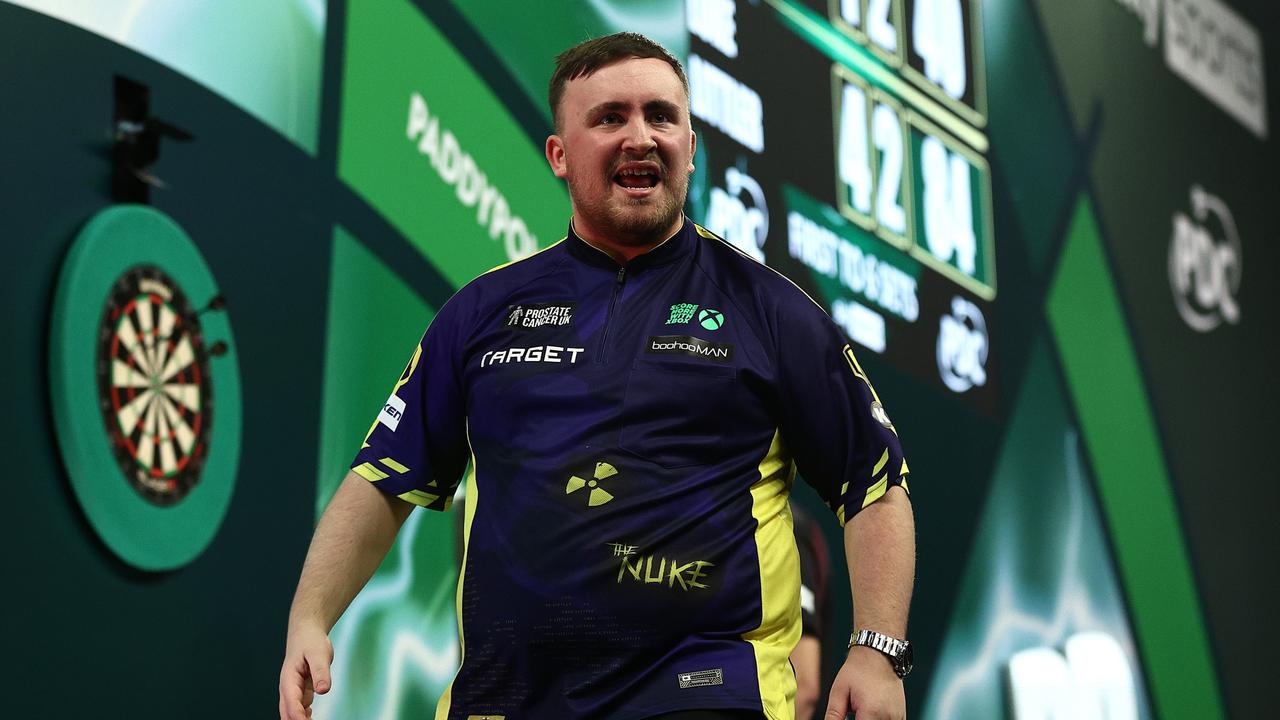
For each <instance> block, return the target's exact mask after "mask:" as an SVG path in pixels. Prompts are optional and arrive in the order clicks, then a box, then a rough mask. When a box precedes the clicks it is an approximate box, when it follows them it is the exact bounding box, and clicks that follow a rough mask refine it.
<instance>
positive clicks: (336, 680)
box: [313, 489, 464, 720]
mask: <svg viewBox="0 0 1280 720" xmlns="http://www.w3.org/2000/svg"><path fill="white" fill-rule="evenodd" d="M463 495H464V492H463V490H462V489H459V491H458V495H457V497H458V499H461V498H462V497H463ZM427 514H428V513H423V512H416V511H415V512H413V513H410V515H409V519H408V520H406V521H405V524H404V527H403V528H402V529H401V530H400V537H399V539H398V540H397V545H396V558H397V560H398V564H397V566H396V570H395V571H394V572H392V573H386V572H383V571H379V572H378V573H377V574H376V575H375V576H374V578H373V579H372V580H370V581H369V584H368V585H366V586H365V589H364V590H363V591H362V592H361V593H360V594H359V595H357V596H356V598H355V600H354V601H352V603H351V606H350V607H349V608H347V611H346V613H344V614H343V617H342V620H341V621H339V623H338V625H337V627H336V628H335V633H334V634H333V636H332V639H333V649H334V663H333V666H332V667H331V668H330V671H331V673H332V677H333V689H332V690H330V691H329V693H328V694H327V695H322V696H317V697H316V700H315V704H314V706H313V711H314V715H313V717H314V719H315V720H331V719H336V718H339V717H349V716H352V713H353V712H355V713H356V716H359V717H376V718H378V720H396V718H399V717H400V715H401V712H400V711H401V707H402V705H403V704H405V701H406V699H407V697H408V692H409V691H410V688H412V687H415V686H416V687H418V688H419V689H420V690H421V692H422V696H420V697H423V698H428V697H429V698H435V697H439V695H440V693H442V692H443V690H444V688H445V686H446V685H448V683H449V681H450V680H452V679H453V675H454V673H455V672H457V669H458V662H459V651H458V641H457V628H456V625H455V623H456V620H454V617H453V616H454V608H453V594H454V584H453V581H454V580H456V577H441V578H440V579H439V582H437V583H436V586H435V589H434V591H433V592H432V593H431V596H430V597H429V598H425V604H422V603H421V601H420V600H419V596H418V595H415V593H412V592H410V590H411V588H412V587H413V582H414V559H415V555H418V556H419V557H421V556H428V555H427V551H430V553H431V554H430V555H429V556H436V557H438V556H439V550H440V548H438V547H435V548H416V547H415V546H416V540H417V537H418V531H419V529H420V526H421V524H422V523H423V522H424V520H423V519H422V518H423V516H424V515H427ZM430 514H431V515H435V513H430ZM433 521H434V522H440V520H439V517H438V516H436V517H435V518H433ZM425 522H431V521H425ZM370 638H372V639H374V642H375V647H376V648H377V649H376V650H375V651H373V652H370V651H369V650H368V644H369V643H368V640H369V639H370ZM362 640H363V641H364V645H365V650H364V652H363V653H362V652H361V651H360V644H361V641H362ZM379 679H380V680H381V689H380V691H379V690H378V688H377V683H378V681H379ZM375 705H376V706H378V708H379V709H378V712H377V713H376V714H369V713H367V709H369V708H372V707H374V706H375Z"/></svg>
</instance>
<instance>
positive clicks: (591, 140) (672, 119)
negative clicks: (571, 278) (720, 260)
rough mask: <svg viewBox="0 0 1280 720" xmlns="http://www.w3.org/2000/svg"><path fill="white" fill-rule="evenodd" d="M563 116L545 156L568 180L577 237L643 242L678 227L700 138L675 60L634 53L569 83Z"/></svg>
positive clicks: (559, 174)
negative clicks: (672, 65) (695, 128)
mask: <svg viewBox="0 0 1280 720" xmlns="http://www.w3.org/2000/svg"><path fill="white" fill-rule="evenodd" d="M560 121H561V127H560V128H559V130H560V133H559V134H558V135H552V136H551V137H549V138H547V148H546V151H547V161H548V162H549V163H550V164H551V169H552V171H553V172H554V173H555V175H556V177H559V178H564V179H565V180H566V181H567V182H568V184H569V196H570V197H571V198H572V200H573V214H574V227H575V229H576V230H577V232H578V234H579V235H581V236H583V237H585V238H588V239H591V240H597V241H604V242H609V241H612V242H617V243H620V244H624V245H643V244H647V243H651V242H655V241H661V240H664V239H666V238H667V237H668V236H670V235H671V234H672V233H674V232H675V231H676V229H677V228H678V226H679V223H680V209H681V208H682V207H683V206H684V199H685V195H686V194H687V193H688V190H689V173H691V172H692V171H693V164H692V160H693V151H694V144H695V142H696V138H695V137H694V134H693V130H692V128H690V127H689V104H688V98H686V97H685V92H684V86H683V85H681V83H680V79H679V78H678V77H677V76H676V73H675V71H674V70H673V69H672V68H671V66H670V65H668V64H667V63H665V62H663V61H662V60H658V59H656V58H631V59H628V60H622V61H620V62H616V63H614V64H612V65H607V66H605V67H602V68H600V69H599V70H597V71H596V72H595V73H593V74H591V75H589V76H587V77H580V78H577V79H575V80H570V81H569V82H568V83H566V84H565V88H564V95H563V96H562V98H561V100H560Z"/></svg>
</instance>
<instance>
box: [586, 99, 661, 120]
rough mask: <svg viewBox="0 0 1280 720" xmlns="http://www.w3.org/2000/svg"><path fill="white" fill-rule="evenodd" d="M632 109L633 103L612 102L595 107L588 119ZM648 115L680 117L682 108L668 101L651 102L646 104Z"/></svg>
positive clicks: (588, 113) (645, 108) (589, 113)
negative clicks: (662, 114) (663, 114)
mask: <svg viewBox="0 0 1280 720" xmlns="http://www.w3.org/2000/svg"><path fill="white" fill-rule="evenodd" d="M630 107H631V103H627V102H622V101H621V100H610V101H609V102H602V103H600V104H599V105H595V106H593V107H592V108H591V109H590V110H588V111H587V117H596V116H597V115H601V114H604V113H607V112H620V111H623V110H627V109H629V108H630ZM644 111H645V112H646V113H654V112H664V113H666V114H668V115H670V116H672V117H675V118H678V117H680V108H679V106H677V105H676V104H675V103H673V102H668V101H666V100H650V101H649V102H647V103H645V104H644Z"/></svg>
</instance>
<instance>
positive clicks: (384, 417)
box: [365, 342, 422, 445]
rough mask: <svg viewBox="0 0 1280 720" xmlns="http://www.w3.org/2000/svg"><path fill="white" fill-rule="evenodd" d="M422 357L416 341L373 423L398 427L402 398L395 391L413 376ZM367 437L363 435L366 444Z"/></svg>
mask: <svg viewBox="0 0 1280 720" xmlns="http://www.w3.org/2000/svg"><path fill="white" fill-rule="evenodd" d="M421 359H422V343H421V342H419V343H418V347H416V348H414V350H413V357H411V358H409V364H407V365H405V366H404V372H402V373H400V379H399V380H397V381H396V386H395V387H394V388H392V389H391V396H390V397H388V398H387V402H386V403H384V404H383V406H382V411H381V412H379V413H378V419H377V421H376V422H374V425H377V424H378V423H382V424H383V425H386V426H387V428H389V429H390V430H391V432H395V431H396V428H397V427H400V418H402V417H404V407H405V405H404V400H401V399H400V396H399V395H396V393H398V392H400V388H402V387H404V385H405V383H407V382H409V378H411V377H413V373H414V372H415V371H416V370H417V369H418V361H420V360H421ZM369 432H370V434H372V433H373V427H370V428H369ZM368 442H369V438H368V436H367V435H366V436H365V443H366V445H367V444H368Z"/></svg>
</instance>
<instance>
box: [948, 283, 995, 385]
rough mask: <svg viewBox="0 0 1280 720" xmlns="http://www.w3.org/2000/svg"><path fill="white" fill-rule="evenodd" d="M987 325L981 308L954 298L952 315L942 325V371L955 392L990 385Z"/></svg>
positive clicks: (959, 298) (962, 299)
mask: <svg viewBox="0 0 1280 720" xmlns="http://www.w3.org/2000/svg"><path fill="white" fill-rule="evenodd" d="M986 363H987V322H986V320H984V319H983V318H982V311H981V310H979V309H978V306H977V305H974V304H973V303H971V302H969V301H968V300H965V299H964V298H962V297H955V298H952V299H951V314H950V315H943V316H942V319H941V320H940V321H939V323H938V372H939V373H940V374H941V376H942V382H943V384H944V385H946V386H947V387H948V388H949V389H950V390H951V391H952V392H958V393H962V392H965V391H966V390H968V389H969V388H972V387H974V386H975V385H977V386H981V385H986V384H987V370H986V367H985V365H986Z"/></svg>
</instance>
